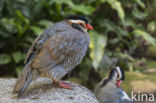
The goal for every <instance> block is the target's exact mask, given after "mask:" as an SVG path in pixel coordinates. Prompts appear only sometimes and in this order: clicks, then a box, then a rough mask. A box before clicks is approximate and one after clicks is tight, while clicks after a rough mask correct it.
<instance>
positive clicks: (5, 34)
mask: <svg viewBox="0 0 156 103" xmlns="http://www.w3.org/2000/svg"><path fill="white" fill-rule="evenodd" d="M0 35H1V36H3V37H5V38H7V37H9V36H10V34H9V33H7V32H6V31H3V30H0Z"/></svg>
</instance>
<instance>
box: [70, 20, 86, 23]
mask: <svg viewBox="0 0 156 103" xmlns="http://www.w3.org/2000/svg"><path fill="white" fill-rule="evenodd" d="M71 22H72V23H84V21H82V20H71Z"/></svg>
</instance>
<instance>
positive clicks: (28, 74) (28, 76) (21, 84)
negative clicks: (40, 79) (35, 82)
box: [12, 63, 33, 97]
mask: <svg viewBox="0 0 156 103" xmlns="http://www.w3.org/2000/svg"><path fill="white" fill-rule="evenodd" d="M32 79H33V70H32V69H31V67H30V63H28V64H27V65H26V66H25V67H24V69H23V71H22V73H21V75H20V76H19V77H18V80H17V81H16V84H15V86H14V89H13V92H12V93H13V94H14V93H17V96H18V97H20V96H21V95H22V94H23V93H24V92H25V90H26V89H27V88H28V86H29V85H30V83H31V81H32Z"/></svg>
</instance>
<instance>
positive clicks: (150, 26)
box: [147, 21, 156, 33]
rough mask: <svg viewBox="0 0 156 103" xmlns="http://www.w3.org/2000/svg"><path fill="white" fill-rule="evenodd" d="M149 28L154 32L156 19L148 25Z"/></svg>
mask: <svg viewBox="0 0 156 103" xmlns="http://www.w3.org/2000/svg"><path fill="white" fill-rule="evenodd" d="M147 30H148V31H149V32H150V33H154V32H155V30H156V22H155V21H152V22H150V23H148V25H147Z"/></svg>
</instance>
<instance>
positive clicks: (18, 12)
mask: <svg viewBox="0 0 156 103" xmlns="http://www.w3.org/2000/svg"><path fill="white" fill-rule="evenodd" d="M16 14H17V16H18V17H19V18H20V19H21V20H22V21H24V22H25V23H26V24H29V19H27V18H26V17H24V15H23V14H22V13H21V11H20V10H17V11H16Z"/></svg>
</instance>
